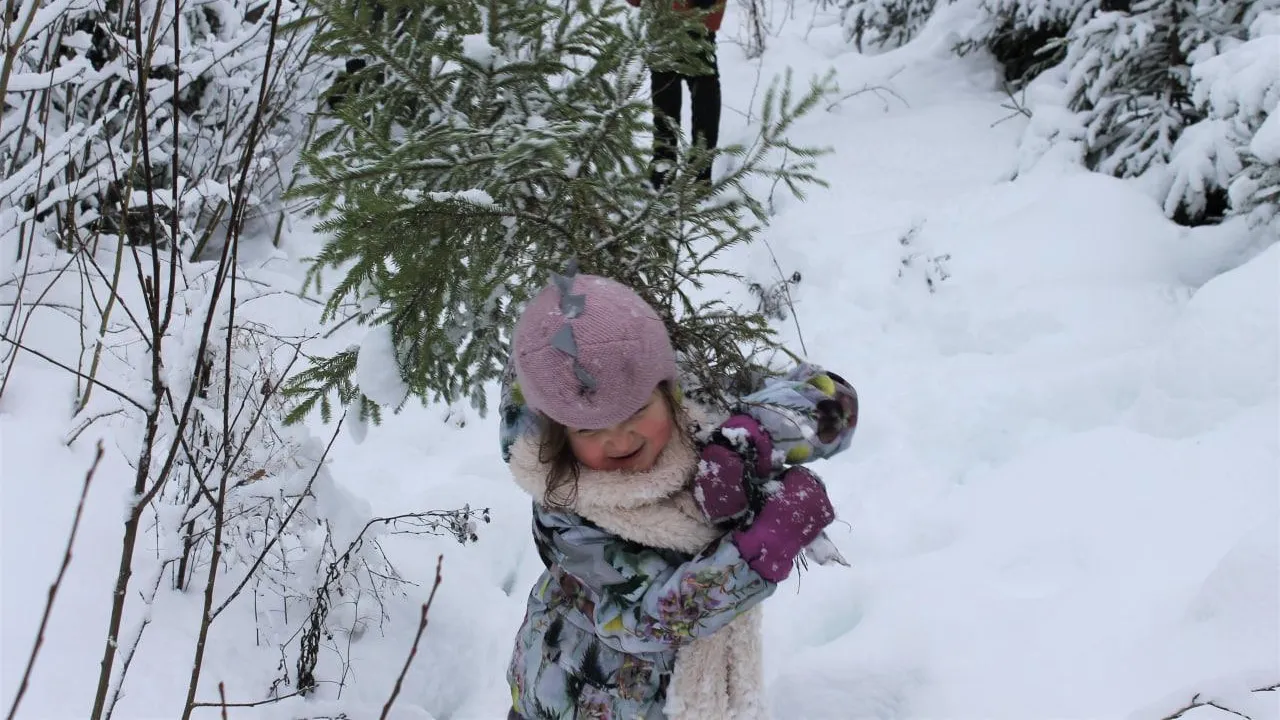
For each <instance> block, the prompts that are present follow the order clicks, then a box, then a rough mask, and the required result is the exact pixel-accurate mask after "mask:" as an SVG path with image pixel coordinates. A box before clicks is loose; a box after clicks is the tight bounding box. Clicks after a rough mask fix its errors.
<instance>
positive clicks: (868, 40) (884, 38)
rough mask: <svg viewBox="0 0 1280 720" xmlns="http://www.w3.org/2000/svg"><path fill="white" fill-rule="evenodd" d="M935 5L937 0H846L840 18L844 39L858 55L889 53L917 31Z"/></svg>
mask: <svg viewBox="0 0 1280 720" xmlns="http://www.w3.org/2000/svg"><path fill="white" fill-rule="evenodd" d="M935 5H937V0H845V2H844V3H843V4H842V5H841V9H840V15H841V21H842V22H843V24H844V29H845V37H847V38H848V39H850V40H851V41H853V43H854V45H856V46H857V48H858V50H859V51H860V52H865V51H868V50H871V49H875V48H878V49H882V50H891V49H893V48H896V47H901V46H903V45H905V44H907V42H909V41H910V40H911V39H912V38H913V37H915V36H916V33H918V32H920V28H922V27H924V23H925V21H926V20H928V19H929V16H930V15H932V14H933V9H934V6H935Z"/></svg>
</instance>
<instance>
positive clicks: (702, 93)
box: [627, 0, 726, 189]
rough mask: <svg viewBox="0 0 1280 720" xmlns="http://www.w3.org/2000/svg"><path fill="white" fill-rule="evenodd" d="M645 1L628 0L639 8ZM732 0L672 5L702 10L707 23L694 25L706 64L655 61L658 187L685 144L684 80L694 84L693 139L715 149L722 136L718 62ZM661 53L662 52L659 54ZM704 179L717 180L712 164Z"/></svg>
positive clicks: (654, 177) (683, 1)
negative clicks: (719, 35) (694, 66)
mask: <svg viewBox="0 0 1280 720" xmlns="http://www.w3.org/2000/svg"><path fill="white" fill-rule="evenodd" d="M641 2H642V0H627V3H629V4H630V5H632V6H635V7H639V6H640V3H641ZM725 2H726V0H675V2H674V3H673V4H672V9H673V10H675V11H676V12H678V13H689V12H699V13H702V15H703V17H702V26H701V27H696V28H693V29H690V30H689V34H690V35H691V36H692V37H693V39H694V41H695V42H696V43H697V47H698V59H699V60H700V61H701V62H700V63H699V64H701V65H702V66H703V67H702V68H701V69H699V70H698V71H696V73H695V72H693V71H689V70H688V68H687V66H686V67H683V68H681V67H678V66H679V65H680V63H676V62H673V63H671V66H667V64H666V63H663V62H662V61H661V60H659V61H658V62H656V63H655V62H652V61H651V62H650V67H649V77H650V83H651V89H652V95H653V119H654V128H653V171H652V175H651V182H652V183H653V187H654V189H661V188H662V186H663V185H665V184H666V182H667V181H668V180H669V179H670V174H671V169H672V167H673V166H674V164H675V160H676V148H677V147H678V146H679V142H678V135H679V132H680V110H681V105H682V103H683V99H684V98H683V90H682V88H681V83H682V82H683V83H685V84H687V85H688V86H689V100H690V105H691V106H690V110H691V111H692V118H691V119H692V125H693V128H692V130H693V144H695V145H696V144H699V143H701V144H702V146H703V147H704V148H705V149H706V150H708V151H710V150H713V149H715V147H716V144H717V143H718V142H719V140H720V68H719V65H718V64H717V62H716V32H717V31H718V30H719V29H720V23H721V21H722V20H723V19H724V11H725ZM659 57H660V54H659ZM698 180H699V181H700V182H702V183H704V184H706V185H708V186H709V185H710V184H711V165H710V164H708V165H707V167H705V168H703V169H702V171H701V172H699V173H698Z"/></svg>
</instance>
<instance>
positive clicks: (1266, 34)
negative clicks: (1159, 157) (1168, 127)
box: [1166, 3, 1280, 224]
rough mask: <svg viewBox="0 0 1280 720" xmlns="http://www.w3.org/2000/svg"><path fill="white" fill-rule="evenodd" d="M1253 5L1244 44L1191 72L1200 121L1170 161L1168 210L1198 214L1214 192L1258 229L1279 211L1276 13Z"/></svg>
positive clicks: (1279, 42)
mask: <svg viewBox="0 0 1280 720" xmlns="http://www.w3.org/2000/svg"><path fill="white" fill-rule="evenodd" d="M1261 5H1262V3H1256V4H1255V5H1254V6H1253V7H1251V8H1250V10H1251V12H1250V13H1249V14H1248V15H1246V16H1245V17H1244V18H1243V20H1244V21H1247V22H1248V28H1249V29H1248V38H1247V39H1246V40H1244V41H1241V42H1238V43H1233V44H1231V45H1230V46H1228V47H1225V48H1222V49H1220V51H1219V52H1218V53H1216V54H1213V55H1212V56H1210V57H1208V58H1206V59H1204V60H1201V61H1199V62H1197V63H1196V64H1195V65H1193V66H1192V68H1191V80H1192V101H1193V102H1194V103H1195V105H1196V107H1197V109H1198V110H1199V111H1200V112H1201V113H1202V114H1203V115H1204V119H1203V120H1201V121H1199V122H1197V123H1196V124H1194V125H1191V126H1190V127H1188V128H1187V129H1186V131H1184V133H1183V135H1182V137H1181V138H1179V140H1178V143H1177V145H1175V147H1174V151H1173V157H1172V158H1171V160H1170V173H1169V178H1168V182H1169V191H1168V194H1167V198H1168V199H1167V201H1166V211H1168V210H1169V209H1170V206H1171V204H1173V203H1176V202H1180V203H1184V204H1185V205H1187V206H1188V207H1189V208H1190V209H1191V211H1192V212H1200V211H1202V210H1203V208H1204V206H1205V204H1206V203H1207V202H1209V201H1210V199H1211V198H1213V196H1214V193H1215V191H1216V192H1217V193H1219V194H1222V191H1223V190H1224V189H1225V190H1226V198H1225V199H1227V200H1229V202H1230V207H1231V208H1232V210H1233V212H1235V213H1236V214H1239V215H1244V216H1247V217H1248V218H1249V219H1250V221H1251V222H1253V223H1256V224H1268V223H1275V222H1276V218H1277V212H1278V211H1280V113H1277V112H1276V109H1277V106H1280V12H1276V11H1269V12H1268V11H1264V10H1263V9H1262V8H1261V7H1260V6H1261Z"/></svg>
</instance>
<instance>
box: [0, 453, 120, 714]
mask: <svg viewBox="0 0 1280 720" xmlns="http://www.w3.org/2000/svg"><path fill="white" fill-rule="evenodd" d="M101 462H102V441H101V440H99V441H98V449H97V451H96V452H95V453H94V455H93V465H91V466H90V467H89V471H88V472H87V473H85V475H84V486H83V487H82V488H81V490H80V502H79V503H77V504H76V514H75V518H74V519H73V520H72V521H71V533H70V534H69V535H68V536H67V549H66V552H64V553H63V555H62V565H61V567H59V568H58V574H57V576H56V577H54V579H53V584H52V585H50V586H49V599H48V600H47V601H46V602H45V604H44V613H43V614H42V615H41V616H40V627H39V628H38V629H37V630H36V641H35V644H34V645H32V646H31V657H29V658H27V667H26V669H24V670H23V671H22V681H21V682H20V683H19V684H18V692H17V694H16V695H14V697H13V704H12V705H10V706H9V714H8V715H7V716H6V717H7V720H13V718H14V717H15V716H16V715H17V713H18V705H20V704H21V703H22V696H23V695H24V694H26V692H27V682H28V681H30V679H31V670H32V668H34V667H35V665H36V657H37V656H39V654H40V646H41V645H43V644H44V631H45V629H46V628H48V627H49V616H50V615H51V614H52V613H53V602H54V600H56V599H57V597H58V588H60V587H62V578H63V577H64V576H65V575H66V574H67V567H68V566H70V565H71V548H72V546H73V545H75V543H76V532H77V531H78V530H79V529H80V517H81V516H82V515H83V514H84V501H85V498H86V497H88V495H89V485H90V484H92V483H93V476H94V473H96V472H98V464H99V463H101Z"/></svg>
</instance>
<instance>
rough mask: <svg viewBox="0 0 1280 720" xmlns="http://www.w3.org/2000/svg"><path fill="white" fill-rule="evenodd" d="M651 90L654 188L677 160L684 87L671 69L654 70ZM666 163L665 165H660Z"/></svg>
mask: <svg viewBox="0 0 1280 720" xmlns="http://www.w3.org/2000/svg"><path fill="white" fill-rule="evenodd" d="M649 79H650V88H651V91H652V94H653V164H654V168H653V173H652V177H651V180H652V183H653V187H654V188H655V189H657V188H660V187H662V185H663V184H665V183H666V181H667V177H668V176H669V175H670V173H671V169H672V167H674V165H675V162H676V148H678V147H679V146H680V141H679V133H680V106H681V103H682V101H683V99H684V98H683V93H684V88H682V87H681V86H680V76H679V75H677V74H676V73H674V72H667V71H664V70H654V71H652V72H651V73H650V74H649ZM662 164H665V165H666V167H665V168H659V167H658V166H659V165H662Z"/></svg>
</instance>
